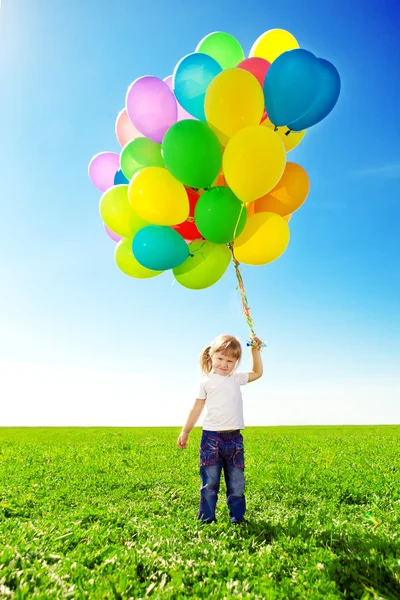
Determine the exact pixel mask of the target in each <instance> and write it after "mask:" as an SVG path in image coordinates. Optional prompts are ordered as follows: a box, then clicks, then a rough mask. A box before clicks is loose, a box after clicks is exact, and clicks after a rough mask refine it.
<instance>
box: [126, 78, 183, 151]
mask: <svg viewBox="0 0 400 600" xmlns="http://www.w3.org/2000/svg"><path fill="white" fill-rule="evenodd" d="M126 110H127V112H128V115H129V118H130V120H131V121H132V123H133V124H134V126H135V127H136V128H137V129H138V130H139V131H141V132H142V133H143V134H144V135H145V136H146V137H147V138H149V139H150V140H153V141H154V142H158V143H161V142H162V139H163V137H164V134H165V132H166V131H167V129H168V128H169V127H171V125H173V124H174V123H176V119H177V116H178V107H177V104H176V100H175V96H174V94H173V93H172V92H171V90H170V89H169V87H168V86H167V84H166V83H165V82H164V81H162V80H161V79H158V77H151V76H146V77H139V79H136V80H135V81H134V82H133V83H132V84H131V85H130V86H129V88H128V92H127V94H126Z"/></svg>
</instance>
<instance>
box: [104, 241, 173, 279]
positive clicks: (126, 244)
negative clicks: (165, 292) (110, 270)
mask: <svg viewBox="0 0 400 600" xmlns="http://www.w3.org/2000/svg"><path fill="white" fill-rule="evenodd" d="M114 258H115V262H116V263H117V265H118V267H119V268H120V269H121V271H123V273H125V274H126V275H129V276H130V277H135V278H136V279H147V278H149V277H155V276H156V275H160V273H163V272H164V271H153V269H146V267H143V265H141V264H140V263H138V261H137V260H136V258H135V257H134V255H133V253H132V239H123V240H120V241H119V242H118V244H117V245H116V247H115V252H114Z"/></svg>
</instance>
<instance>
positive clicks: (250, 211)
mask: <svg viewBox="0 0 400 600" xmlns="http://www.w3.org/2000/svg"><path fill="white" fill-rule="evenodd" d="M246 208H247V217H252V216H253V215H255V214H256V210H255V208H256V207H255V202H249V203H248V204H246Z"/></svg>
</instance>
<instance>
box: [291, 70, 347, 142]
mask: <svg viewBox="0 0 400 600" xmlns="http://www.w3.org/2000/svg"><path fill="white" fill-rule="evenodd" d="M317 60H318V65H319V69H320V77H319V90H318V94H317V97H316V98H315V101H314V103H313V105H312V106H311V107H310V108H309V110H308V111H307V112H306V113H305V114H304V115H303V116H302V117H300V119H296V121H293V122H292V123H288V127H289V128H290V129H293V131H302V130H303V129H308V128H309V127H312V126H313V125H316V124H317V123H319V122H320V121H322V119H325V117H326V116H327V115H329V113H330V112H331V110H332V109H333V107H334V106H335V104H336V102H337V101H338V98H339V94H340V75H339V73H338V71H337V69H336V67H334V66H333V64H332V63H330V62H329V61H328V60H325V59H324V58H318V59H317Z"/></svg>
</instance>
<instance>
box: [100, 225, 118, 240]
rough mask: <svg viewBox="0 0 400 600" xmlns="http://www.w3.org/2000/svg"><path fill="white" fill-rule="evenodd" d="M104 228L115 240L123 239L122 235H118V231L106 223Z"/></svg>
mask: <svg viewBox="0 0 400 600" xmlns="http://www.w3.org/2000/svg"><path fill="white" fill-rule="evenodd" d="M104 229H105V230H106V233H107V235H108V236H109V237H110V238H111V239H112V240H114V242H119V241H120V240H122V236H121V235H118V233H114V232H113V231H111V229H110V228H109V227H107V225H106V224H104Z"/></svg>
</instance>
